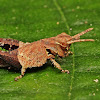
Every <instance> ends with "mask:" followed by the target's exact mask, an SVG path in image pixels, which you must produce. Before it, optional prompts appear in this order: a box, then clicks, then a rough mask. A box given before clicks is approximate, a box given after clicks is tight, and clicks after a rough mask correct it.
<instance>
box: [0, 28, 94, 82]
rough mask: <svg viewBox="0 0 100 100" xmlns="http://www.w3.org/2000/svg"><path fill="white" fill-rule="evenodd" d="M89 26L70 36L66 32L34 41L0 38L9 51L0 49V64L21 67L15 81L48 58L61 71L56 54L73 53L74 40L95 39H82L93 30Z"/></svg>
mask: <svg viewBox="0 0 100 100" xmlns="http://www.w3.org/2000/svg"><path fill="white" fill-rule="evenodd" d="M92 29H93V28H89V29H87V30H85V31H83V32H81V33H79V34H76V35H74V36H70V35H68V34H66V33H61V34H59V35H57V36H55V37H51V38H46V39H41V40H39V41H36V42H32V43H28V42H27V43H24V42H22V41H18V40H13V39H3V38H0V47H2V48H4V49H6V50H8V51H0V57H1V58H0V65H1V66H2V65H3V64H4V65H6V64H7V65H12V66H14V67H16V68H20V67H21V66H22V68H21V75H20V76H17V77H16V78H15V81H17V80H18V79H20V78H22V77H23V76H24V74H25V71H26V69H27V68H32V67H41V66H43V64H45V63H46V62H47V59H50V61H51V62H52V63H53V64H54V66H55V67H56V68H58V69H59V70H61V72H64V73H65V72H67V73H69V71H68V70H63V69H62V68H61V66H60V65H59V64H58V63H57V62H56V61H55V59H54V58H55V55H58V57H66V56H68V55H69V54H72V52H71V51H69V49H70V45H71V44H72V43H74V42H84V41H94V40H93V39H80V36H81V35H83V34H85V33H87V32H89V31H91V30H92Z"/></svg>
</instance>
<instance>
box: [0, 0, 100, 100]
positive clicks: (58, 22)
mask: <svg viewBox="0 0 100 100" xmlns="http://www.w3.org/2000/svg"><path fill="white" fill-rule="evenodd" d="M99 16H100V2H99V0H87V1H86V0H23V1H22V0H9V1H8V0H0V38H13V39H17V40H20V41H23V42H33V41H36V40H39V39H43V38H49V37H52V36H56V35H58V34H60V33H61V32H66V33H67V34H69V35H71V36H73V35H75V34H77V33H79V32H82V31H84V30H86V29H88V28H90V27H93V28H94V30H93V31H91V32H89V33H87V34H85V35H83V36H82V37H81V38H83V39H87V38H88V39H94V40H95V42H82V43H74V44H72V45H71V51H73V53H74V54H73V55H70V56H69V57H66V58H62V59H56V60H57V62H58V63H59V64H60V65H61V66H62V68H63V69H68V70H69V71H70V74H66V73H61V72H60V71H59V70H58V69H56V68H55V67H53V65H52V64H51V62H50V61H48V63H46V64H45V65H43V66H42V67H40V68H32V69H28V70H27V71H26V74H25V77H23V78H22V79H20V80H19V81H18V82H15V81H14V78H15V77H16V76H18V75H20V71H15V70H12V69H10V70H8V69H5V68H0V100H99V99H100V90H99V87H100V82H99V81H100V30H99V27H100V20H99V19H100V17H99Z"/></svg>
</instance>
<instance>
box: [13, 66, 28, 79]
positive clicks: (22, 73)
mask: <svg viewBox="0 0 100 100" xmlns="http://www.w3.org/2000/svg"><path fill="white" fill-rule="evenodd" d="M25 71H26V68H24V67H22V69H21V75H20V76H17V77H16V78H15V79H14V80H15V81H17V80H18V79H20V78H22V77H23V76H24V74H25Z"/></svg>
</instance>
